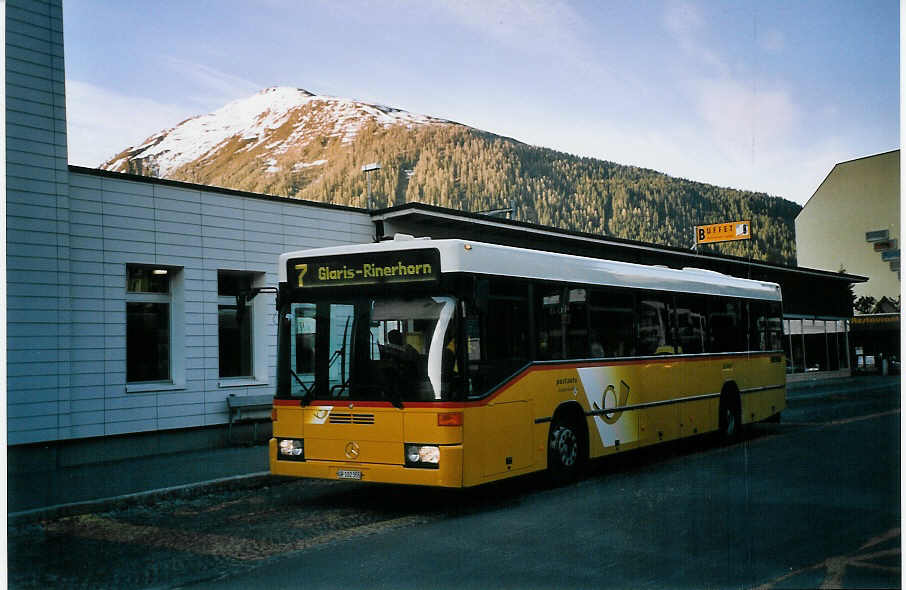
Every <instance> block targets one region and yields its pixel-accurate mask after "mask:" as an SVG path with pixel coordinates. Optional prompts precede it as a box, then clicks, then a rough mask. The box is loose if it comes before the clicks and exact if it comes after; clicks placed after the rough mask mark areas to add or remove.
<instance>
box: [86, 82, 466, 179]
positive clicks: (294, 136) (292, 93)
mask: <svg viewBox="0 0 906 590" xmlns="http://www.w3.org/2000/svg"><path fill="white" fill-rule="evenodd" d="M368 122H374V123H375V124H377V125H378V126H379V127H383V128H389V127H392V126H395V125H402V126H405V127H408V128H411V127H414V126H422V125H431V124H449V123H450V122H449V121H446V120H444V119H437V118H434V117H429V116H426V115H418V114H414V113H410V112H408V111H404V110H402V109H397V108H392V107H387V106H383V105H375V104H369V103H365V102H361V101H357V100H352V99H347V98H336V97H330V96H322V95H318V94H314V93H312V92H309V91H308V90H305V89H303V88H294V87H290V86H272V87H270V88H265V89H264V90H261V91H259V92H257V93H256V94H253V95H252V96H248V97H245V98H241V99H238V100H234V101H232V102H229V103H227V104H226V105H224V106H222V107H221V108H219V109H217V110H215V111H213V112H211V113H208V114H207V115H199V116H197V117H192V118H190V119H187V120H185V121H183V122H182V123H180V124H179V125H177V126H176V127H173V128H171V129H165V130H163V131H161V132H159V133H156V134H155V135H152V136H151V137H149V138H148V139H146V140H145V141H144V142H143V143H142V144H140V145H137V146H130V147H128V148H126V149H125V150H123V151H122V152H120V153H119V154H117V155H116V156H114V157H113V158H111V159H110V160H108V161H107V162H105V163H104V164H102V165H101V169H103V170H114V171H121V172H126V171H136V170H137V171H140V172H142V173H146V174H153V175H154V176H160V177H167V176H169V175H171V174H172V173H174V172H175V171H176V170H177V169H178V168H180V167H182V166H184V165H185V164H189V163H193V162H194V163H200V162H202V161H211V160H213V159H215V158H217V157H218V155H222V154H223V153H226V152H225V150H229V151H230V153H232V152H234V151H240V152H246V151H249V152H252V151H253V152H255V154H256V157H258V158H264V159H266V161H271V160H274V156H275V155H282V154H286V153H287V152H289V151H292V150H295V151H299V149H300V148H304V147H305V146H307V145H309V144H311V143H312V142H314V141H316V140H320V141H325V140H326V141H328V142H329V141H330V140H331V139H333V138H338V139H339V141H340V142H341V143H342V144H349V143H351V142H352V141H353V140H354V139H355V137H356V136H357V134H358V133H359V131H360V130H361V129H362V127H363V126H364V125H365V124H366V123H368ZM302 164H304V162H303V163H302ZM290 165H293V164H292V163H290ZM300 165H301V164H300ZM278 169H279V167H275V166H274V165H273V164H272V165H270V166H268V167H267V170H268V171H271V172H273V171H275V170H278Z"/></svg>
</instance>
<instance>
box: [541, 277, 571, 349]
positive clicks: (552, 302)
mask: <svg viewBox="0 0 906 590" xmlns="http://www.w3.org/2000/svg"><path fill="white" fill-rule="evenodd" d="M562 299H563V289H562V288H560V287H557V286H544V285H538V286H537V287H536V288H535V325H536V326H537V330H538V342H537V345H538V360H540V361H549V360H557V359H562V358H563V312H564V305H563V301H562Z"/></svg>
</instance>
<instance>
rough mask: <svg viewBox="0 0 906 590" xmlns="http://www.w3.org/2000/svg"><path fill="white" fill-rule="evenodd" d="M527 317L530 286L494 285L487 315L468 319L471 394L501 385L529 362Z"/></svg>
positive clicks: (500, 283)
mask: <svg viewBox="0 0 906 590" xmlns="http://www.w3.org/2000/svg"><path fill="white" fill-rule="evenodd" d="M528 314H529V312H528V284H527V283H525V282H515V281H505V280H492V281H491V284H490V290H489V295H488V300H487V311H486V312H485V313H482V314H481V315H480V316H476V315H470V316H469V317H468V318H467V319H466V325H465V337H466V348H467V350H466V358H467V360H468V363H469V377H470V379H471V392H472V393H475V394H478V393H483V392H485V391H487V390H488V389H489V388H491V387H494V386H496V385H498V384H499V383H500V382H501V381H502V380H504V379H506V378H507V377H509V376H510V375H512V374H513V373H514V372H516V371H517V370H519V369H520V368H522V367H523V366H524V365H525V364H526V363H527V362H528V358H529V353H528V349H529V334H528V329H529V328H528V324H529V322H528V319H529V318H528ZM482 328H483V329H482Z"/></svg>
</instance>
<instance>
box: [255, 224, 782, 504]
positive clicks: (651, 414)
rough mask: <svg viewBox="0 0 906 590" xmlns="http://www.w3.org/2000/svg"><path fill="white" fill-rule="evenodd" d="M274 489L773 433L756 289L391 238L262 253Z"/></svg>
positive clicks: (766, 286)
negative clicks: (273, 273)
mask: <svg viewBox="0 0 906 590" xmlns="http://www.w3.org/2000/svg"><path fill="white" fill-rule="evenodd" d="M279 278H280V286H279V294H278V298H277V307H278V318H279V327H278V348H277V392H276V396H275V399H274V409H273V433H274V434H273V438H272V439H271V441H270V449H269V452H270V468H271V472H272V473H274V474H277V475H286V476H296V477H312V478H326V479H345V480H359V481H366V482H368V481H370V482H387V483H402V484H418V485H431V486H445V487H465V486H474V485H479V484H483V483H487V482H491V481H495V480H499V479H502V478H506V477H512V476H516V475H521V474H526V473H530V472H534V471H540V470H545V469H546V470H548V471H549V473H550V475H551V476H552V477H553V478H554V479H555V480H557V481H566V480H569V479H572V478H573V477H575V476H576V475H577V474H578V473H579V472H580V471H581V468H582V466H583V464H584V463H585V462H586V461H587V460H589V459H590V458H595V457H601V456H605V455H610V454H613V453H621V452H624V451H628V450H631V449H637V448H640V447H643V446H646V445H651V444H656V443H659V442H662V441H670V440H676V439H679V438H683V437H687V436H693V435H698V434H704V433H707V432H715V431H717V432H719V433H720V434H721V435H722V436H723V437H725V438H731V439H732V438H734V437H735V436H736V435H737V434H738V433H739V431H740V429H741V428H742V426H743V425H745V424H749V423H753V422H757V421H764V420H772V419H773V420H776V419H779V416H780V412H781V411H782V410H783V409H784V408H785V405H786V397H785V396H786V381H785V375H786V370H785V357H784V353H783V345H782V320H781V317H782V315H781V293H780V288H779V287H778V286H777V285H776V284H774V283H766V282H760V281H752V280H746V279H740V278H735V277H730V276H727V275H723V274H720V273H717V272H713V271H708V270H701V269H681V270H680V269H671V268H665V267H659V266H646V265H639V264H630V263H625V262H617V261H611V260H602V259H595V258H586V257H580V256H571V255H566V254H558V253H552V252H542V251H535V250H528V249H522V248H514V247H508V246H501V245H494V244H485V243H479V242H473V241H468V240H458V239H443V240H430V239H427V238H413V237H412V236H404V235H397V236H395V237H394V239H392V240H387V241H383V242H379V243H374V244H365V245H356V246H339V247H331V248H321V249H315V250H306V251H300V252H291V253H288V254H284V255H282V256H281V257H280V267H279Z"/></svg>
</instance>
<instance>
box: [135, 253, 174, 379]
mask: <svg viewBox="0 0 906 590" xmlns="http://www.w3.org/2000/svg"><path fill="white" fill-rule="evenodd" d="M171 273H172V270H171V269H168V268H155V267H147V266H132V265H130V266H127V267H126V381H127V382H129V383H137V382H143V381H170V380H171V371H170V369H171V367H170V356H171V346H170V342H171V328H170V316H171V314H170V279H171Z"/></svg>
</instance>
